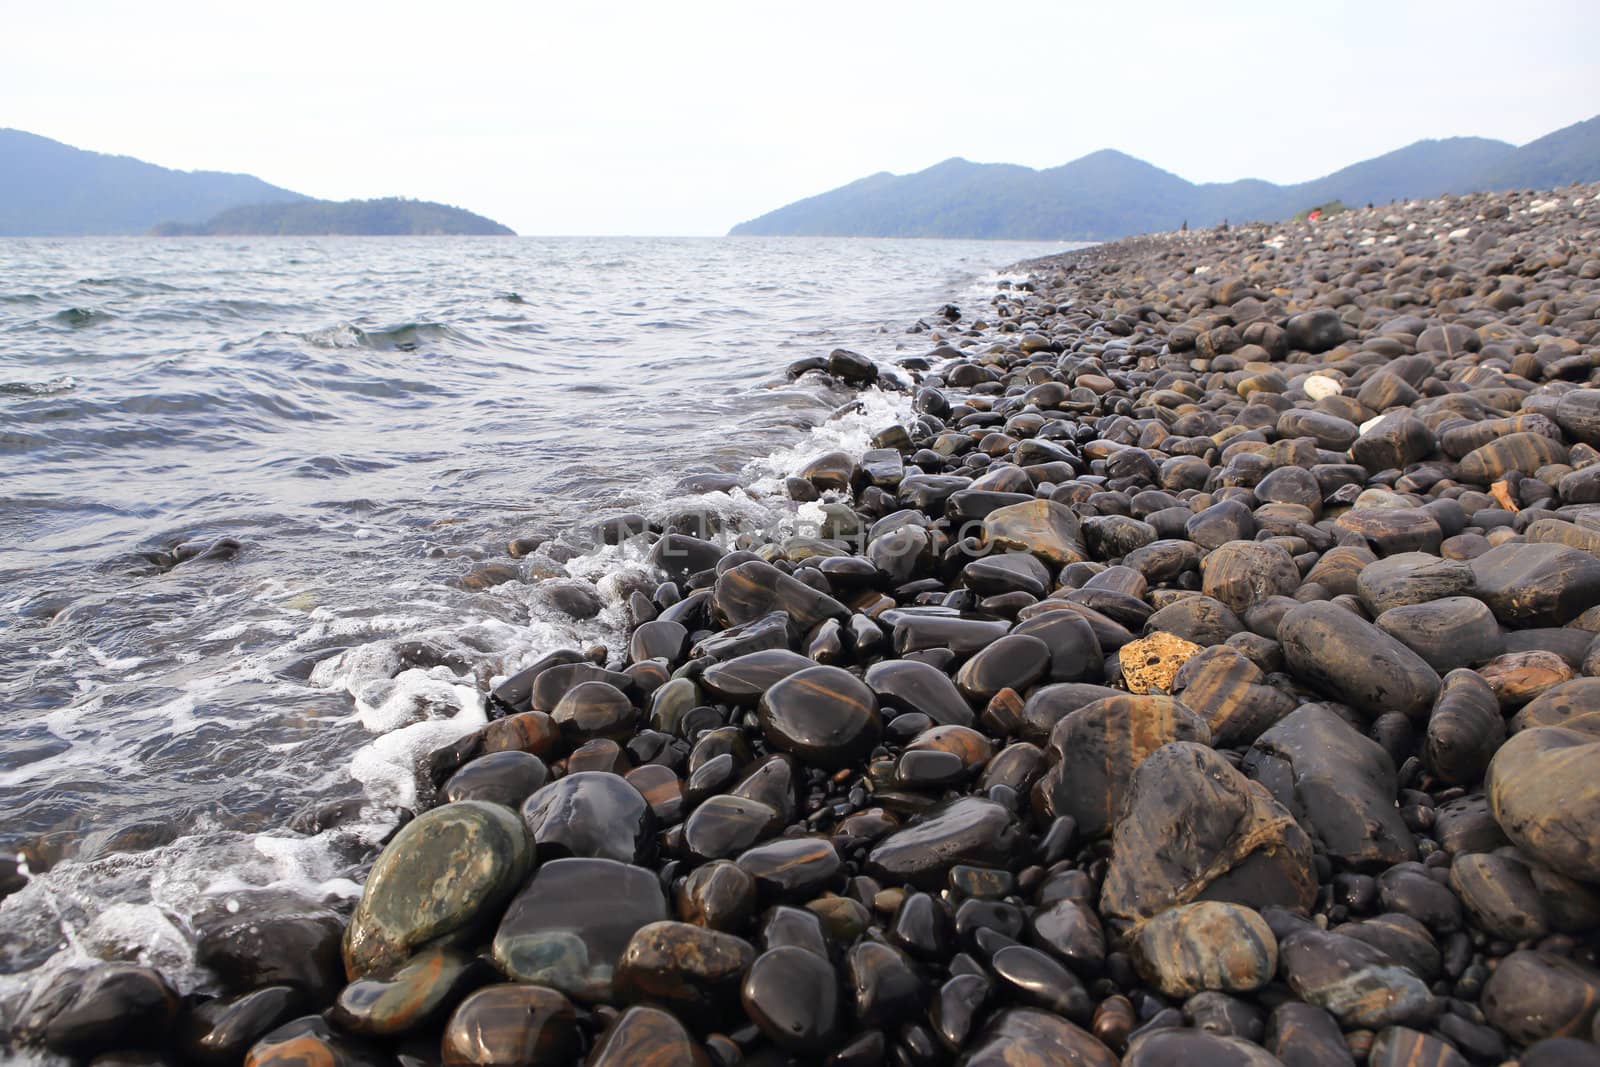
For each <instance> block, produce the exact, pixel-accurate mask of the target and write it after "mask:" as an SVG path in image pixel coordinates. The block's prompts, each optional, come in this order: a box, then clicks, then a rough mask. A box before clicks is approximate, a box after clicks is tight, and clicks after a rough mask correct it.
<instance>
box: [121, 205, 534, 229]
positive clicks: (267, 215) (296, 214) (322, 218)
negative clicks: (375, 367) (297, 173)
mask: <svg viewBox="0 0 1600 1067" xmlns="http://www.w3.org/2000/svg"><path fill="white" fill-rule="evenodd" d="M151 233H153V234H156V235H157V236H163V237H173V236H199V235H223V234H253V235H263V236H291V235H293V236H315V235H318V234H354V235H357V236H372V237H383V236H397V235H403V234H421V235H441V234H465V235H474V236H499V237H515V236H516V234H515V233H514V232H513V231H512V230H511V229H510V228H509V227H506V226H502V225H500V223H498V222H495V221H494V220H493V219H486V218H484V217H483V216H482V215H474V214H473V213H472V212H470V211H463V210H462V209H461V208H458V207H450V206H448V205H446V204H435V203H432V202H430V201H427V200H406V199H404V198H402V197H394V196H391V197H386V198H384V199H382V200H343V201H333V200H300V201H296V202H294V203H289V204H282V203H279V204H248V205H245V206H243V207H234V208H229V209H228V210H227V211H224V212H222V213H221V214H219V215H217V216H216V217H214V218H211V219H208V220H207V221H205V222H202V223H199V224H193V223H183V222H167V223H163V224H161V225H159V226H156V227H155V228H154V229H153V230H151Z"/></svg>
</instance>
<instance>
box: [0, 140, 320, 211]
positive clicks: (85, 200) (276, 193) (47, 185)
mask: <svg viewBox="0 0 1600 1067" xmlns="http://www.w3.org/2000/svg"><path fill="white" fill-rule="evenodd" d="M304 199H306V198H305V197H304V196H303V195H301V194H300V193H296V192H291V191H290V190H288V189H280V188H278V187H277V186H276V185H269V184H268V183H266V182H264V181H262V180H261V179H260V178H253V177H251V176H250V175H248V174H223V173H220V172H217V171H205V170H196V171H182V170H168V169H167V168H166V167H158V166H156V165H155V164H153V163H145V162H142V161H141V160H137V159H133V158H131V157H129V156H111V155H105V154H103V153H100V152H86V151H84V150H83V149H81V148H73V147H72V146H71V145H64V144H62V143H61V142H60V141H52V140H50V138H48V137H40V136H38V135H37V134H32V133H24V132H23V131H22V130H10V129H0V236H6V237H15V236H51V237H53V236H67V235H73V234H125V233H145V232H146V231H148V230H149V229H150V227H152V226H154V225H156V224H157V223H160V222H165V221H168V220H174V221H178V222H188V223H197V222H203V221H204V220H206V219H208V218H210V217H211V216H213V215H215V214H216V213H217V212H219V211H222V210H224V209H225V208H230V207H233V206H235V205H238V204H254V203H269V202H276V203H284V202H290V201H296V200H304Z"/></svg>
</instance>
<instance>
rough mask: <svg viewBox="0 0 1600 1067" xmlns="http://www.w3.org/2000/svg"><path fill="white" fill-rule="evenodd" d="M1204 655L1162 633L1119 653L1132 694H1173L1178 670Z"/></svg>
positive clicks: (1123, 671) (1131, 644) (1172, 636)
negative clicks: (1173, 682)
mask: <svg viewBox="0 0 1600 1067" xmlns="http://www.w3.org/2000/svg"><path fill="white" fill-rule="evenodd" d="M1199 654H1200V646H1199V645H1197V644H1195V643H1194V642H1193V641H1186V640H1184V639H1183V638H1181V637H1179V636H1178V635H1177V634H1169V633H1167V632H1166V631H1164V630H1158V631H1156V632H1155V633H1153V634H1151V635H1150V636H1149V637H1141V638H1139V640H1137V641H1130V642H1129V643H1128V644H1126V645H1123V646H1122V649H1121V650H1120V651H1119V652H1118V653H1117V658H1118V660H1119V661H1120V662H1121V663H1122V680H1123V681H1124V682H1126V683H1127V686H1128V692H1130V693H1169V692H1171V691H1172V679H1173V678H1175V677H1177V674H1178V669H1179V668H1180V667H1182V666H1183V665H1184V664H1185V663H1188V662H1189V660H1190V659H1192V658H1193V657H1195V656H1198V655H1199Z"/></svg>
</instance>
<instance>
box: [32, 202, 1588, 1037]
mask: <svg viewBox="0 0 1600 1067" xmlns="http://www.w3.org/2000/svg"><path fill="white" fill-rule="evenodd" d="M1020 269H1021V270H1022V271H1023V272H1024V273H1026V274H1027V275H1028V280H1027V281H1026V282H1005V283H1002V284H1001V287H1000V289H999V292H998V293H997V295H996V296H995V298H994V300H993V301H992V304H991V305H990V306H988V307H984V308H982V309H981V310H973V309H971V308H968V309H965V310H963V309H958V308H955V307H946V308H944V309H941V312H940V314H939V316H938V325H937V326H936V327H931V328H925V339H926V340H927V342H928V344H927V350H926V353H925V354H924V355H921V356H917V357H911V358H906V359H903V360H901V361H900V362H901V364H902V367H901V368H900V370H899V371H896V372H894V373H893V374H892V375H890V374H887V373H886V371H885V368H880V367H878V366H876V365H875V364H874V363H873V362H872V361H871V360H868V359H864V358H862V357H860V356H858V355H856V354H854V353H850V352H846V351H836V352H834V353H832V354H830V355H828V356H819V357H817V358H816V359H813V360H809V361H805V362H803V363H801V364H797V365H795V366H794V367H792V368H790V373H791V375H793V376H800V375H829V376H831V377H832V378H833V379H835V380H836V381H839V382H843V383H847V384H849V385H851V386H854V387H859V388H862V389H871V388H882V387H890V388H892V387H894V383H895V382H898V381H901V380H903V378H904V376H906V375H910V376H912V377H914V378H915V379H916V380H917V384H916V385H915V386H914V387H913V389H912V392H911V396H912V398H913V399H912V402H911V404H910V405H909V406H908V410H909V411H911V414H909V415H908V417H907V418H906V419H905V420H904V421H903V422H902V423H900V424H896V425H887V426H884V427H882V429H881V432H879V433H878V434H877V435H876V438H875V440H874V441H873V442H872V444H873V447H872V448H871V449H870V450H867V451H865V452H864V453H862V454H859V455H857V454H849V453H844V452H833V453H828V454H823V455H817V456H815V457H812V458H811V459H810V460H809V461H808V462H806V463H805V464H804V465H803V466H802V467H801V468H800V469H798V470H796V471H795V472H794V476H793V477H792V478H790V479H789V483H788V493H789V496H790V497H791V498H792V500H793V502H794V503H793V508H794V509H795V512H796V514H797V515H798V516H799V517H801V518H803V519H805V520H807V521H809V522H811V523H813V525H814V528H812V529H810V530H804V531H801V532H795V531H794V530H793V529H792V528H786V529H785V530H784V531H783V533H782V534H781V536H768V535H767V534H766V533H765V532H763V531H758V530H742V531H741V530H731V529H729V530H722V531H709V530H705V529H694V530H684V529H661V528H653V527H652V526H651V524H649V523H647V522H645V521H644V520H643V519H642V518H640V517H638V516H620V517H616V518H614V519H612V520H610V521H608V522H606V523H604V524H603V525H602V526H601V528H600V533H601V535H602V536H603V537H604V539H606V540H607V541H609V542H612V543H617V542H628V543H631V544H633V545H635V546H637V548H638V549H639V551H640V552H641V553H648V557H647V558H648V560H649V563H650V565H651V566H652V567H653V568H654V569H655V570H656V571H657V572H658V573H657V574H656V575H655V577H654V579H652V582H651V583H650V584H648V585H643V584H636V586H635V587H634V588H632V589H631V590H630V591H629V595H628V596H627V597H626V602H627V605H628V608H629V611H630V613H631V617H632V619H633V622H634V629H633V630H632V634H631V638H630V641H629V643H628V647H627V652H626V656H625V657H618V656H611V657H609V658H608V657H607V655H606V652H605V650H604V649H598V650H579V649H572V650H555V651H552V652H551V653H550V654H549V655H548V656H546V657H545V658H544V659H543V660H541V661H540V662H539V663H537V664H534V665H532V666H530V667H529V668H528V669H526V670H524V671H522V672H521V673H519V674H517V675H515V676H513V677H511V678H509V679H506V680H505V681H503V682H502V683H501V684H500V685H498V686H497V687H496V688H495V689H494V691H493V693H492V694H491V695H490V701H491V704H492V705H493V707H494V708H495V709H496V711H495V714H496V717H495V718H494V719H493V721H491V722H490V723H489V725H487V726H486V727H484V728H483V729H481V730H480V731H478V732H476V733H473V734H471V735H469V736H467V737H466V738H464V739H463V740H462V741H460V742H458V743H456V744H454V745H452V746H449V747H448V748H446V749H444V750H441V751H438V752H435V753H433V754H432V756H430V757H429V758H428V760H427V761H426V763H425V765H424V766H423V767H421V768H419V775H420V776H422V778H423V779H425V781H424V785H425V786H426V787H428V788H425V789H424V795H430V796H431V797H432V800H433V804H432V806H431V807H428V808H427V809H426V810H424V811H421V812H419V813H418V814H417V815H416V817H415V818H413V819H411V820H410V821H409V822H407V823H406V824H405V825H404V826H403V827H402V828H401V829H400V830H399V831H398V833H396V834H395V835H394V836H393V838H392V839H391V840H390V841H389V843H388V844H387V846H386V847H385V848H384V850H383V852H382V854H381V855H379V856H378V857H377V858H376V860H375V861H374V863H373V865H372V868H371V871H370V874H369V875H368V877H367V879H366V883H365V887H364V892H363V894H362V896H361V897H360V901H359V904H358V905H357V906H356V907H355V908H354V911H353V913H351V914H342V913H339V912H337V911H328V912H325V913H319V914H314V915H310V916H307V915H288V916H284V915H272V914H268V913H265V912H263V913H261V914H253V913H249V912H245V913H242V914H239V915H237V916H235V917H233V919H232V920H231V921H225V922H221V923H218V924H215V925H214V926H213V927H211V928H210V929H209V931H208V932H207V933H206V935H205V936H204V937H203V938H202V940H201V946H200V962H201V963H202V964H203V965H204V966H206V967H207V968H208V969H209V970H210V971H211V972H212V973H213V974H214V975H215V976H216V979H217V985H218V991H219V992H218V995H216V996H211V995H209V994H207V995H199V994H189V995H187V996H180V995H179V993H178V992H176V991H175V990H174V989H173V988H172V986H171V985H170V984H169V983H168V981H167V980H166V979H165V978H164V977H163V976H162V975H160V974H159V973H157V972H156V971H154V970H152V969H149V968H147V967H142V966H139V965H137V964H133V963H113V964H106V965H103V966H100V967H97V968H94V969H92V970H89V971H86V972H76V973H71V974H65V975H62V976H59V977H58V978H56V979H55V980H54V981H52V982H49V983H46V984H44V985H43V986H42V987H41V988H39V989H37V990H36V991H35V992H34V995H33V997H32V999H31V1001H30V1002H29V1003H28V1004H27V1005H26V1007H25V1010H23V1011H22V1012H21V1013H20V1015H19V1017H18V1021H17V1025H16V1027H15V1032H14V1033H13V1034H12V1035H11V1038H10V1039H11V1040H13V1041H15V1042H17V1043H19V1044H23V1045H43V1046H44V1047H46V1048H48V1049H50V1050H53V1051H55V1052H57V1053H60V1054H62V1055H66V1056H70V1057H73V1058H76V1059H80V1060H85V1061H87V1060H91V1059H93V1061H94V1062H95V1063H96V1064H99V1065H101V1067H112V1065H114V1064H117V1065H120V1064H135V1063H138V1064H155V1063H203V1064H227V1063H238V1062H241V1061H242V1062H245V1063H248V1064H251V1065H253V1067H287V1065H290V1064H316V1065H366V1064H400V1063H403V1064H433V1063H441V1062H442V1063H444V1064H449V1065H467V1064H475V1065H476V1064H481V1065H490V1064H495V1065H501V1064H503V1065H512V1064H533V1065H545V1064H573V1063H580V1062H581V1063H587V1064H590V1065H614V1064H627V1065H628V1067H638V1065H641V1064H652V1065H654V1064H684V1065H689V1064H701V1065H712V1064H715V1065H728V1067H731V1065H733V1064H740V1063H748V1064H780V1063H791V1062H792V1063H806V1064H810V1063H823V1062H826V1063H828V1064H832V1065H837V1067H845V1065H855V1064H860V1065H869V1064H878V1063H893V1064H909V1065H924V1064H925V1065H930V1067H931V1065H942V1064H965V1065H969V1067H991V1065H996V1067H998V1065H1002V1064H1004V1065H1010V1067H1017V1065H1032V1064H1038V1065H1045V1064H1072V1065H1078V1067H1110V1065H1114V1064H1118V1063H1122V1064H1126V1065H1131V1067H1150V1065H1159V1064H1185V1065H1204V1067H1231V1065H1239V1067H1256V1065H1263V1067H1264V1065H1272V1064H1284V1065H1289V1067H1320V1065H1329V1067H1332V1065H1347V1064H1355V1063H1367V1064H1371V1065H1374V1067H1398V1065H1401V1064H1406V1065H1415V1064H1429V1065H1435V1067H1446V1065H1462V1064H1500V1063H1505V1062H1511V1061H1515V1062H1517V1063H1520V1064H1521V1065H1522V1067H1558V1065H1559V1067H1565V1065H1578V1064H1593V1063H1595V1062H1597V1061H1600V1048H1597V1047H1596V1043H1597V1042H1600V1021H1597V1018H1596V1008H1597V1006H1600V640H1597V638H1600V185H1590V186H1573V187H1568V188H1563V189H1559V190H1555V191H1550V192H1542V193H1518V194H1508V195H1473V196H1466V197H1448V198H1444V199H1441V200H1436V201H1424V202H1412V203H1404V204H1395V205H1390V206H1388V207H1381V208H1374V209H1368V210H1364V211H1355V212H1350V213H1347V214H1341V215H1338V216H1335V217H1333V218H1331V219H1326V220H1323V221H1320V222H1315V223H1313V222H1307V223H1295V224H1284V225H1277V226H1261V225H1256V226H1250V227H1242V228H1236V229H1232V230H1217V231H1207V232H1203V233H1202V232H1191V233H1181V234H1166V235H1159V236H1152V237H1146V238H1139V239H1134V240H1130V241H1125V242H1121V243H1119V244H1114V245H1106V246H1101V247H1097V248H1094V249H1091V250H1088V251H1085V252H1081V253H1076V254H1071V255H1067V256H1064V257H1059V258H1056V259H1049V260H1041V261H1036V262H1034V263H1031V264H1026V265H1024V266H1023V267H1022V268H1020ZM722 488H728V486H723V487H722ZM657 583H658V584H657ZM96 1057H98V1058H96Z"/></svg>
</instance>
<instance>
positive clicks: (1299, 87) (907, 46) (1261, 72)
mask: <svg viewBox="0 0 1600 1067" xmlns="http://www.w3.org/2000/svg"><path fill="white" fill-rule="evenodd" d="M1312 8H1314V13H1313V12H1312V11H1310V10H1308V9H1312ZM0 15H3V20H0V126H14V127H16V128H19V129H24V130H29V131H31V132H34V133H39V134H43V135H45V136H47V137H53V138H55V139H57V140H60V141H65V142H67V143H69V144H73V145H77V146H79V147H83V148H91V149H95V150H97V151H103V152H116V153H123V154H127V155H133V156H137V157H139V158H141V159H146V160H149V161H151V162H154V163H160V164H162V165H164V166H170V167H179V168H183V169H210V170H232V171H244V172H248V173H251V174H256V175H258V176H260V177H262V178H265V179H266V180H268V181H270V182H274V183H276V184H278V185H283V186H287V187H288V188H291V189H295V190H297V191H300V192H304V193H309V194H311V195H313V196H320V197H329V198H336V199H343V198H348V197H375V196H390V195H405V196H412V197H418V198H422V199H428V200H441V201H444V202H447V203H451V204H456V205H459V206H462V207H466V208H470V209H472V210H474V211H478V212H480V213H482V214H485V215H489V216H491V217H493V218H496V219H498V220H500V221H502V222H505V223H506V224H508V225H510V226H511V227H513V228H514V229H516V230H517V231H518V232H519V233H524V234H575V233H582V234H710V233H722V232H724V231H726V230H727V228H728V227H729V226H731V225H732V224H734V223H736V222H739V221H742V220H744V219H747V218H751V217H754V216H756V215H759V214H761V213H763V212H765V211H767V210H770V209H772V208H775V207H778V206H779V205H782V204H785V203H788V202H789V201H792V200H796V199H799V198H800V197H804V196H810V195H813V194H815V193H819V192H822V191H824V190H827V189H830V188H833V187H835V186H838V185H841V184H844V183H845V182H848V181H852V180H854V179H856V178H859V177H862V176H864V175H866V174H870V173H872V172H875V171H880V170H890V171H894V172H896V173H905V172H909V171H914V170H920V169H921V168H923V167H926V166H929V165H931V164H934V163H937V162H939V161H940V160H943V159H947V158H949V157H951V156H964V157H966V158H968V159H972V160H977V161H981V162H1012V163H1022V164H1026V165H1028V166H1032V167H1048V166H1054V165H1058V164H1061V163H1065V162H1067V161H1068V160H1071V159H1074V158H1076V157H1078V156H1081V155H1083V154H1085V153H1087V152H1092V151H1094V150H1096V149H1099V148H1119V149H1121V150H1123V151H1125V152H1128V153H1130V154H1132V155H1135V156H1138V157H1140V158H1142V159H1146V160H1149V161H1150V162H1152V163H1154V164H1156V165H1157V166H1159V167H1162V168H1164V169H1166V170H1170V171H1173V172H1175V173H1177V174H1180V175H1182V176H1183V177H1185V178H1189V179H1191V180H1194V181H1225V180H1230V179H1234V178H1243V177H1258V178H1266V179H1269V180H1271V181H1275V182H1293V181H1303V180H1305V179H1308V178H1313V177H1317V176H1319V175H1322V174H1325V173H1327V172H1329V171H1332V170H1336V169H1338V168H1339V167H1341V166H1343V165H1345V164H1347V163H1350V162H1353V161H1355V160H1358V159H1363V158H1367V157H1370V156H1373V155H1377V154H1379V153H1382V152H1386V151H1389V150H1391V149H1394V148H1399V147H1401V146H1402V145H1405V144H1409V143H1410V142H1412V141H1414V140H1417V139H1419V138H1422V137H1443V136H1452V135H1459V134H1473V135H1479V136H1484V137H1496V138H1500V139H1503V140H1507V141H1511V142H1514V143H1518V144H1521V143H1524V142H1526V141H1529V140H1531V139H1533V138H1535V137H1538V136H1540V135H1541V134H1544V133H1547V132H1549V131H1550V130H1553V129H1556V128H1558V127H1561V126H1565V125H1568V124H1570V123H1573V122H1576V121H1578V120H1581V119H1584V118H1588V117H1589V116H1591V115H1593V114H1595V113H1597V112H1600V61H1597V60H1596V58H1595V55H1596V53H1595V43H1596V41H1597V40H1600V2H1597V0H1518V2H1516V3H1509V4H1508V3H1505V2H1503V0H1497V2H1488V3H1480V2H1476V0H1450V2H1439V3H1435V2H1407V0H1388V2H1383V3H1368V2H1346V3H1341V2H1330V0H1323V2H1319V3H1317V4H1315V5H1305V4H1301V3H1298V2H1289V3H1284V2H1281V0H1279V2H1272V3H1259V4H1258V3H1226V2H1215V3H1206V2H1195V0H1174V2H1161V3H1155V2H1151V3H1139V2H1136V0H1123V2H1107V3H1092V4H1091V3H1081V2H1069V0H1056V2H1026V0H1009V2H994V0H968V2H966V3H931V2H928V3H899V2H894V3H885V2H879V0H850V2H847V3H836V2H832V0H805V2H799V3H766V2H761V0H744V2H740V3H699V2H695V0H676V2H665V0H657V2H652V3H633V2H627V0H608V2H605V3H583V2H575V0H566V2H562V3H546V2H543V0H519V2H508V3H499V2H488V0H482V2H480V0H453V2H442V0H428V2H427V3H409V2H389V3H382V4H377V3H372V4H368V3H361V4H357V3H351V2H346V0H322V2H318V3H303V2H300V0H273V2H271V3H250V4H233V3H225V2H223V3H219V2H217V0H206V2H203V3H200V2H189V0H177V2H169V0H154V2H150V3H128V2H125V0H124V2H117V3H110V2H74V0H60V2H58V3H49V4H42V3H38V2H37V0H26V2H24V0H0Z"/></svg>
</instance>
